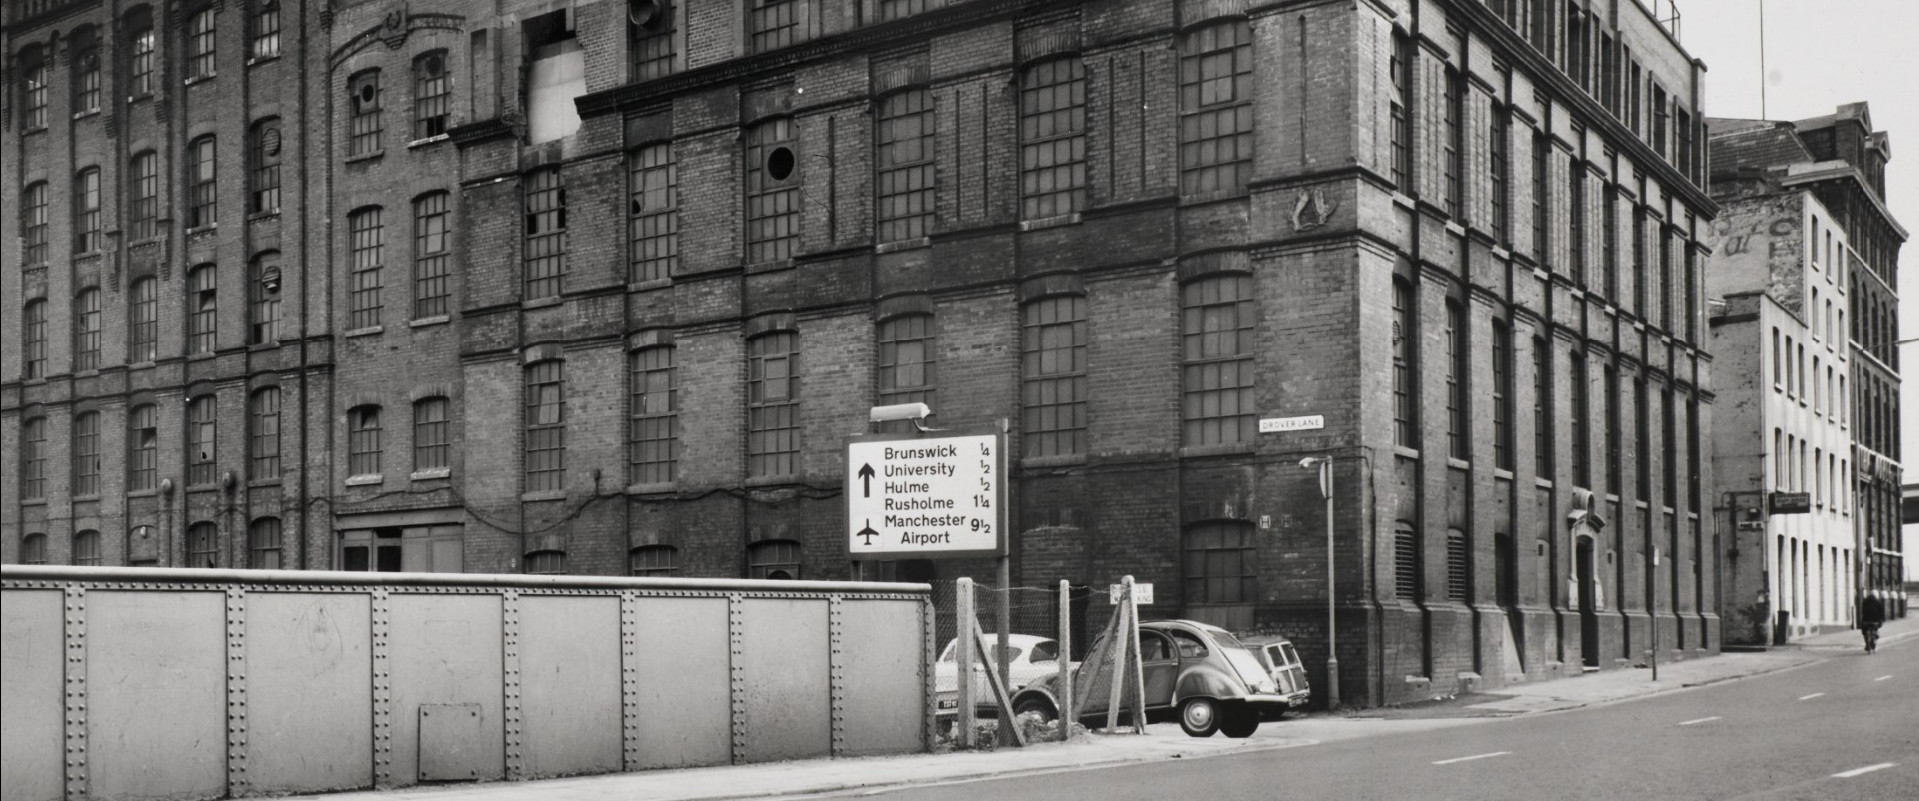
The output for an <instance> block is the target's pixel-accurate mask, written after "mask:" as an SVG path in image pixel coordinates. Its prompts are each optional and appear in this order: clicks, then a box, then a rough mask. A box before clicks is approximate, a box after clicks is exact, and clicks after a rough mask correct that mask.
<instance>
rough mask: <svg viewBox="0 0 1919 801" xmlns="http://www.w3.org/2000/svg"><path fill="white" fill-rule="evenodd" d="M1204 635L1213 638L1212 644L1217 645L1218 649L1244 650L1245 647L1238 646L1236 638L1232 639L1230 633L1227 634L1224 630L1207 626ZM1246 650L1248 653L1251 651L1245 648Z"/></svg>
mask: <svg viewBox="0 0 1919 801" xmlns="http://www.w3.org/2000/svg"><path fill="white" fill-rule="evenodd" d="M1206 633H1207V634H1209V635H1211V636H1212V638H1213V642H1214V643H1216V644H1218V645H1219V647H1221V648H1246V646H1244V645H1241V644H1240V642H1239V638H1238V637H1234V636H1233V635H1232V634H1231V633H1229V632H1227V631H1226V630H1225V629H1216V628H1213V627H1212V626H1207V627H1206ZM1247 650H1249V651H1250V650H1252V649H1250V648H1247Z"/></svg>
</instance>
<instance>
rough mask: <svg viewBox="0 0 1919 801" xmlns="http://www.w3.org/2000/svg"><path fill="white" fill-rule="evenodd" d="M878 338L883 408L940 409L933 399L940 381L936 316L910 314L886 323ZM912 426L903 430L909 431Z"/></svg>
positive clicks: (882, 326) (880, 394)
mask: <svg viewBox="0 0 1919 801" xmlns="http://www.w3.org/2000/svg"><path fill="white" fill-rule="evenodd" d="M879 337H880V342H879V345H880V352H879V371H878V372H879V402H880V405H882V406H890V405H893V404H898V403H924V404H926V405H928V406H933V407H935V408H937V407H938V404H937V403H936V402H935V401H934V399H933V386H934V384H935V383H936V382H937V378H938V372H937V369H936V362H935V359H934V358H933V353H934V347H933V316H932V315H930V314H909V315H905V316H902V317H895V318H893V319H890V320H887V321H886V322H883V323H880V331H879ZM902 422H904V421H902ZM910 425H911V423H907V424H906V426H907V427H901V429H900V430H910Z"/></svg>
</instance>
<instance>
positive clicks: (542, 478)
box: [525, 359, 566, 492]
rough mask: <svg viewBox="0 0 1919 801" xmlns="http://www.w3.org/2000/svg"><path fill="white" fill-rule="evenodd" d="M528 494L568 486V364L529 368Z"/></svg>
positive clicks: (549, 361)
mask: <svg viewBox="0 0 1919 801" xmlns="http://www.w3.org/2000/svg"><path fill="white" fill-rule="evenodd" d="M525 425H526V463H525V464H526V491H527V492H546V491H551V490H558V489H564V488H565V485H566V362H564V361H560V360H558V359H547V360H545V361H538V362H534V363H532V364H529V365H527V366H526V421H525Z"/></svg>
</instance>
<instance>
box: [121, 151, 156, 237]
mask: <svg viewBox="0 0 1919 801" xmlns="http://www.w3.org/2000/svg"><path fill="white" fill-rule="evenodd" d="M127 187H128V188H129V189H130V190H131V191H130V192H129V193H128V205H127V228H128V230H127V238H128V239H130V240H132V241H134V242H139V241H141V240H144V239H152V238H154V237H155V236H158V235H159V234H160V228H159V220H160V158H159V156H156V155H154V153H153V151H151V150H149V151H146V152H144V153H139V154H136V155H135V156H134V157H133V160H132V162H130V164H129V167H128V170H127Z"/></svg>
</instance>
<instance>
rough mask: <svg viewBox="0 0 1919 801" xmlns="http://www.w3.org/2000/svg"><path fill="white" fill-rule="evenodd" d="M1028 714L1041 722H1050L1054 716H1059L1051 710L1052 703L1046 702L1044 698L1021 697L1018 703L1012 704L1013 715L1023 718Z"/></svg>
mask: <svg viewBox="0 0 1919 801" xmlns="http://www.w3.org/2000/svg"><path fill="white" fill-rule="evenodd" d="M1029 715H1030V716H1032V717H1034V718H1037V719H1038V720H1039V722H1041V723H1052V722H1053V719H1054V718H1057V717H1059V713H1057V712H1055V711H1053V705H1052V704H1049V703H1047V702H1046V699H1044V698H1038V697H1027V698H1021V699H1020V700H1019V702H1018V703H1015V704H1013V717H1015V718H1023V717H1027V716H1029Z"/></svg>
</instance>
